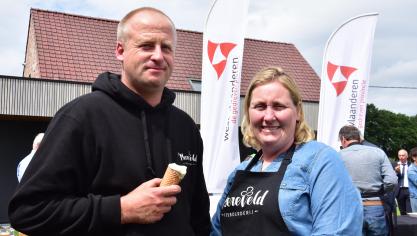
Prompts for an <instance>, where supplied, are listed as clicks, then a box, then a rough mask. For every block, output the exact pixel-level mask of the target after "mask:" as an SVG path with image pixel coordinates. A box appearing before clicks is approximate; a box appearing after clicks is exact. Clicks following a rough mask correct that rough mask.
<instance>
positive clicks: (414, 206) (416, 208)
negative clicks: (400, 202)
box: [410, 197, 417, 212]
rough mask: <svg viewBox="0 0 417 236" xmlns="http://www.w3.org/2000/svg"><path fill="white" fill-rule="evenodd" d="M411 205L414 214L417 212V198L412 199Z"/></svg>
mask: <svg viewBox="0 0 417 236" xmlns="http://www.w3.org/2000/svg"><path fill="white" fill-rule="evenodd" d="M410 203H411V210H412V212H417V198H411V197H410Z"/></svg>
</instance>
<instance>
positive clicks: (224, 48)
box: [207, 40, 236, 79]
mask: <svg viewBox="0 0 417 236" xmlns="http://www.w3.org/2000/svg"><path fill="white" fill-rule="evenodd" d="M218 47H220V52H221V54H222V55H223V56H224V57H225V58H226V59H224V60H221V61H220V62H218V63H216V64H213V59H214V54H215V53H216V49H217V48H218ZM235 47H236V44H234V43H213V42H212V41H210V40H208V43H207V54H208V57H209V60H210V63H211V65H212V66H213V68H214V70H215V71H216V73H217V79H220V77H221V76H222V74H223V71H224V68H226V62H227V58H228V56H229V53H230V51H232V50H233V48H235Z"/></svg>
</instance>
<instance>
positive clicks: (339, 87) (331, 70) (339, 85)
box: [327, 61, 357, 96]
mask: <svg viewBox="0 0 417 236" xmlns="http://www.w3.org/2000/svg"><path fill="white" fill-rule="evenodd" d="M338 69H340V73H341V74H342V75H343V77H344V78H345V79H346V80H345V81H337V82H333V77H334V74H335V73H336V71H337V70H338ZM356 70H357V69H356V68H354V67H351V66H339V65H336V64H333V63H331V62H330V61H329V62H327V76H328V79H329V81H330V82H331V83H332V85H333V87H334V89H335V90H336V96H339V95H340V94H341V93H342V92H343V91H344V90H345V87H346V84H347V82H348V81H349V77H350V75H351V74H352V73H353V72H355V71H356Z"/></svg>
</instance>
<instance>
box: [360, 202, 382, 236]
mask: <svg viewBox="0 0 417 236" xmlns="http://www.w3.org/2000/svg"><path fill="white" fill-rule="evenodd" d="M362 235H363V236H365V235H366V236H370V235H372V236H376V235H381V236H382V235H384V236H385V235H388V225H387V221H386V220H385V212H384V207H383V206H364V207H363V228H362Z"/></svg>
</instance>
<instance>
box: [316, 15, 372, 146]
mask: <svg viewBox="0 0 417 236" xmlns="http://www.w3.org/2000/svg"><path fill="white" fill-rule="evenodd" d="M377 18H378V14H377V13H371V14H365V15H361V16H357V17H354V18H352V19H350V20H348V21H347V22H345V23H344V24H342V25H341V26H340V27H339V28H338V29H337V30H336V31H335V32H334V33H333V34H332V35H331V36H330V38H329V40H328V41H327V45H326V48H325V51H324V57H323V66H322V72H321V89H320V106H319V118H318V126H317V140H318V141H320V142H323V143H326V144H328V145H330V146H332V147H333V148H335V149H336V150H339V145H340V143H339V140H338V134H339V130H340V128H341V127H342V126H344V125H354V126H356V127H357V128H359V130H361V132H362V133H363V132H364V130H365V115H366V100H367V94H368V84H369V75H370V71H371V57H372V45H373V40H374V32H375V26H376V22H377Z"/></svg>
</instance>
